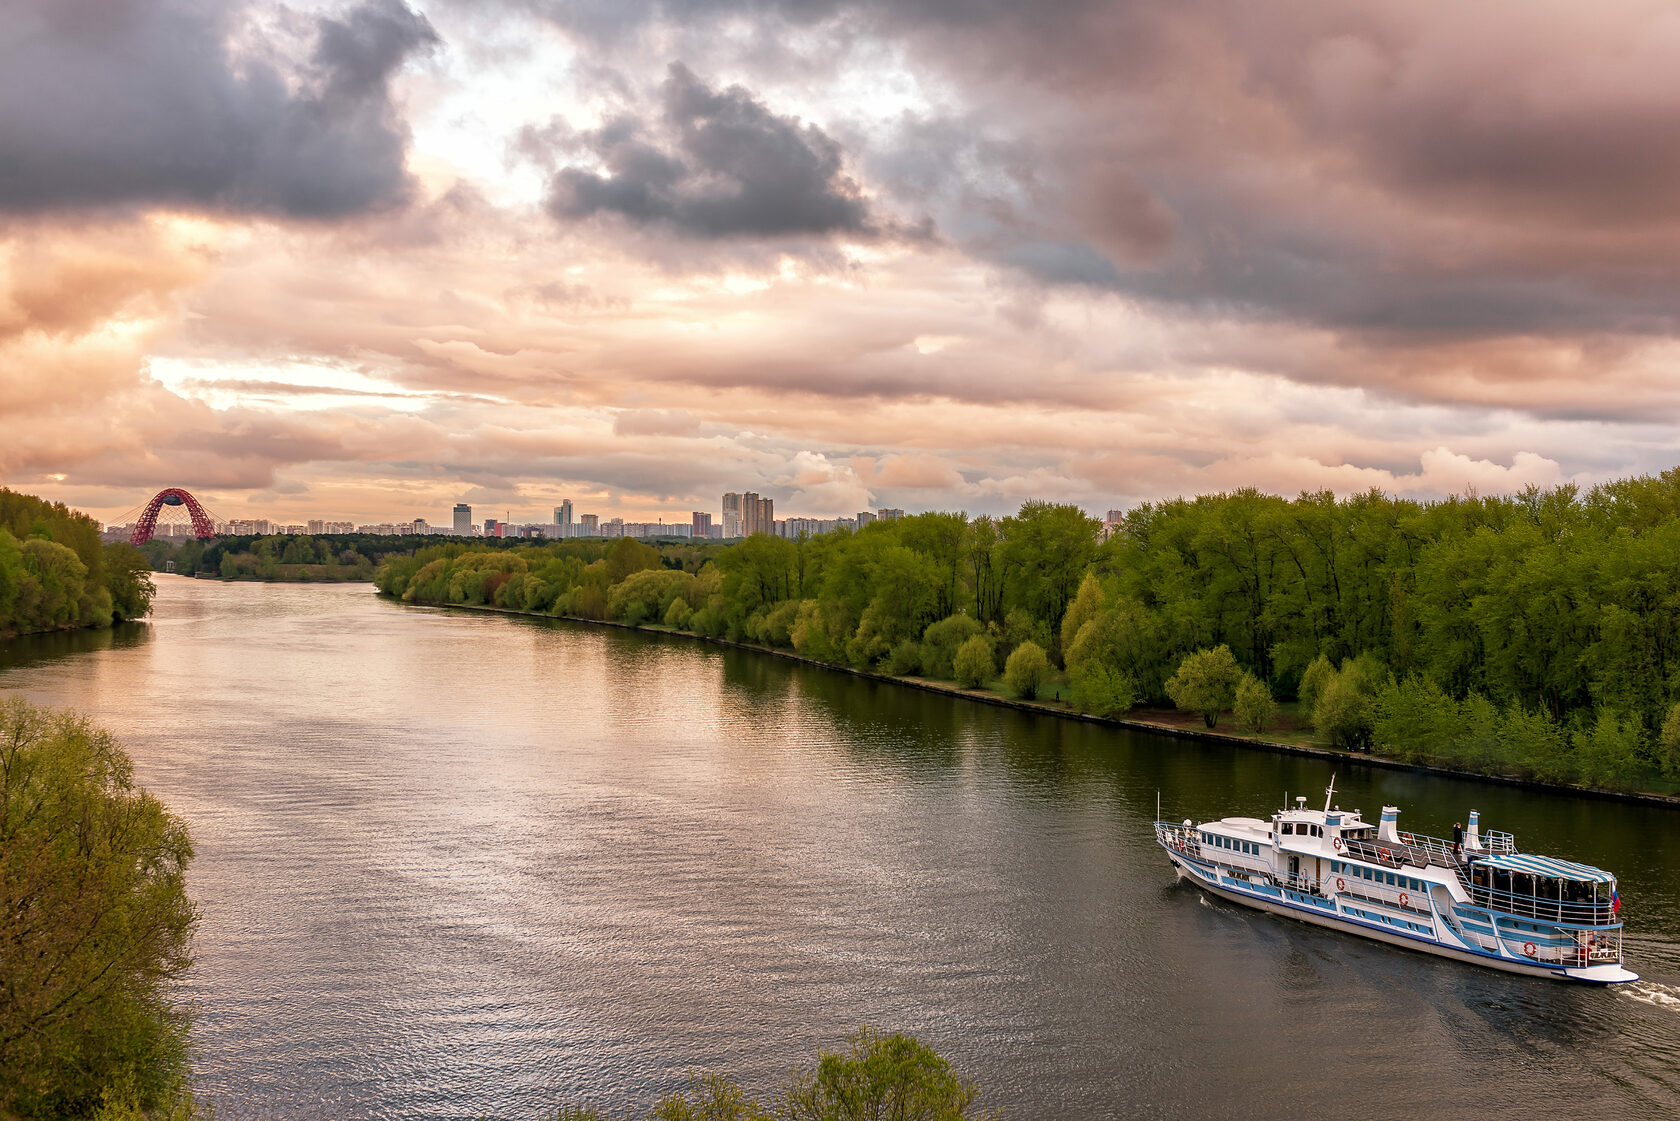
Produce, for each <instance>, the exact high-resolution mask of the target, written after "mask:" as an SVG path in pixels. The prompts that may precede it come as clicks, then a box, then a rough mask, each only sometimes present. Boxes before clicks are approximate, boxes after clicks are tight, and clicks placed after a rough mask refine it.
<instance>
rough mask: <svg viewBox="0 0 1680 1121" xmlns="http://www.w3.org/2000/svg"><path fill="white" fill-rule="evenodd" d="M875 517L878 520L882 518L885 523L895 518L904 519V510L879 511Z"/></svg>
mask: <svg viewBox="0 0 1680 1121" xmlns="http://www.w3.org/2000/svg"><path fill="white" fill-rule="evenodd" d="M875 516H876V517H877V518H880V519H881V520H882V521H884V522H890V521H892V520H893V519H894V518H902V517H903V516H904V511H903V510H877V511H876V512H875Z"/></svg>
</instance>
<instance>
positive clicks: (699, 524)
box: [690, 510, 712, 537]
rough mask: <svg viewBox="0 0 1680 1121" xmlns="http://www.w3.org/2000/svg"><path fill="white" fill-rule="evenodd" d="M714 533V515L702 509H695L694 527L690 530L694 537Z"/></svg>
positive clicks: (707, 535) (708, 535)
mask: <svg viewBox="0 0 1680 1121" xmlns="http://www.w3.org/2000/svg"><path fill="white" fill-rule="evenodd" d="M711 535H712V516H711V515H710V514H708V513H706V512H704V511H702V510H696V511H694V528H693V530H691V531H690V536H693V537H710V536H711Z"/></svg>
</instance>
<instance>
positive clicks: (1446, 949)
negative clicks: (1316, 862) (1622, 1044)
mask: <svg viewBox="0 0 1680 1121" xmlns="http://www.w3.org/2000/svg"><path fill="white" fill-rule="evenodd" d="M1162 847H1163V849H1164V850H1165V852H1166V854H1167V857H1168V859H1169V860H1171V861H1172V865H1173V870H1174V871H1175V872H1177V873H1178V875H1179V877H1180V878H1181V879H1185V880H1188V881H1189V882H1190V883H1192V884H1195V885H1196V886H1197V887H1199V888H1201V889H1202V890H1203V891H1206V892H1208V893H1209V894H1211V895H1215V896H1218V897H1219V898H1221V899H1225V900H1228V901H1229V902H1232V903H1236V904H1240V905H1241V906H1244V907H1252V908H1254V909H1255V910H1259V911H1265V912H1268V913H1269V914H1274V915H1281V916H1283V917H1285V918H1291V919H1297V920H1299V921H1301V922H1306V923H1311V924H1313V925H1314V926H1322V927H1327V928H1329V929H1331V930H1339V931H1342V932H1343V933H1346V934H1354V935H1358V936H1359V937H1362V938H1369V939H1371V940H1373V941H1377V942H1386V943H1388V944H1389V945H1391V946H1399V947H1402V948H1404V949H1408V950H1416V951H1418V952H1420V953H1426V954H1433V955H1435V956H1436V957H1444V958H1451V959H1453V960H1454V961H1462V962H1465V963H1467V964H1470V965H1479V966H1482V967H1484V968H1487V969H1498V970H1501V971H1503V972H1506V973H1521V974H1524V975H1526V976H1530V977H1549V978H1552V979H1554V980H1559V981H1579V982H1582V983H1585V984H1597V985H1609V984H1619V983H1623V982H1627V981H1637V980H1638V979H1639V975H1638V974H1637V973H1632V972H1630V971H1628V970H1627V969H1624V968H1623V967H1622V966H1620V965H1616V964H1599V965H1587V966H1551V965H1540V964H1537V963H1534V962H1527V961H1521V960H1517V959H1512V958H1505V957H1499V956H1497V955H1494V954H1490V953H1486V952H1484V951H1480V950H1472V949H1461V948H1459V947H1455V946H1451V945H1448V944H1446V943H1444V942H1440V941H1437V940H1435V939H1432V938H1425V937H1422V936H1417V935H1407V934H1402V933H1400V932H1398V931H1393V930H1384V929H1382V928H1381V927H1378V926H1375V925H1372V924H1370V923H1365V922H1361V921H1360V920H1358V919H1354V918H1350V917H1349V916H1347V915H1344V914H1341V913H1340V912H1339V911H1336V910H1327V909H1324V908H1323V907H1321V906H1305V905H1301V904H1297V903H1293V902H1290V901H1289V900H1287V899H1272V898H1268V897H1266V896H1263V895H1260V894H1258V893H1255V892H1249V891H1244V890H1242V889H1241V888H1238V887H1236V886H1233V885H1231V884H1227V883H1224V882H1221V881H1220V879H1219V876H1218V871H1217V866H1215V865H1212V864H1205V865H1199V864H1198V862H1196V861H1194V860H1192V859H1190V858H1189V857H1187V856H1185V855H1184V854H1183V853H1180V852H1178V851H1176V850H1175V849H1172V848H1170V847H1167V846H1162ZM1204 870H1205V871H1204ZM1206 872H1212V878H1211V879H1210V878H1209V877H1208V875H1207V874H1206ZM1297 894H1299V893H1297ZM1332 906H1334V904H1332Z"/></svg>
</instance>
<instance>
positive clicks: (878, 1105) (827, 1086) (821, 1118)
mask: <svg viewBox="0 0 1680 1121" xmlns="http://www.w3.org/2000/svg"><path fill="white" fill-rule="evenodd" d="M847 1042H848V1043H849V1044H850V1047H849V1048H848V1049H847V1050H846V1051H843V1052H829V1051H823V1052H821V1053H820V1057H819V1059H818V1061H817V1066H816V1069H815V1070H812V1071H805V1072H800V1073H797V1074H795V1075H794V1077H793V1079H792V1081H791V1083H790V1084H789V1086H788V1088H787V1090H786V1092H785V1094H784V1096H783V1108H782V1110H781V1111H780V1112H781V1115H782V1116H783V1117H784V1118H786V1121H965V1119H969V1118H981V1117H984V1116H986V1115H984V1114H982V1113H980V1112H978V1111H977V1110H976V1109H975V1108H974V1099H975V1096H976V1092H977V1091H976V1089H975V1086H974V1084H973V1083H971V1082H967V1081H964V1080H963V1079H961V1078H959V1077H957V1075H956V1073H955V1072H954V1071H952V1070H951V1066H950V1064H949V1063H947V1062H946V1061H945V1060H944V1059H942V1058H940V1057H939V1055H938V1054H937V1053H935V1052H934V1051H933V1049H932V1048H930V1047H928V1046H927V1045H926V1044H923V1043H921V1042H920V1041H919V1040H917V1039H915V1038H914V1037H913V1036H908V1035H903V1034H895V1035H880V1034H879V1033H877V1032H874V1031H871V1030H869V1029H868V1028H864V1029H862V1030H861V1031H859V1032H857V1033H856V1034H855V1035H853V1036H851V1037H850V1038H849V1039H848V1040H847Z"/></svg>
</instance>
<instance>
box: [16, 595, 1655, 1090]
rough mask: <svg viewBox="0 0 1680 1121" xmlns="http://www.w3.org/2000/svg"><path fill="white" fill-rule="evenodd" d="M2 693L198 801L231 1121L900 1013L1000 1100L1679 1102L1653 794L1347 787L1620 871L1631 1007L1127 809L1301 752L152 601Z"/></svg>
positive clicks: (779, 677)
mask: <svg viewBox="0 0 1680 1121" xmlns="http://www.w3.org/2000/svg"><path fill="white" fill-rule="evenodd" d="M0 689H4V690H12V691H21V692H23V693H25V694H27V695H28V696H30V697H31V698H32V699H34V700H36V701H38V702H45V703H50V704H55V705H73V706H75V707H77V708H80V709H82V710H84V711H86V712H88V713H90V714H91V715H93V716H94V717H95V718H96V719H98V720H99V721H100V722H102V723H103V724H105V725H107V726H108V727H110V728H112V729H113V730H114V731H116V732H117V733H118V734H119V735H120V737H121V738H122V740H123V742H124V743H125V745H126V746H127V747H128V749H129V750H130V752H131V753H132V754H133V755H134V757H135V761H136V769H137V773H138V775H139V777H140V779H141V781H142V782H143V783H145V784H146V785H147V786H148V787H149V788H151V789H152V790H153V791H155V792H156V793H157V794H159V795H160V796H161V797H162V798H163V799H164V800H165V801H166V802H168V803H169V804H170V806H171V807H172V808H174V809H175V810H176V811H177V812H179V813H181V814H182V815H184V816H185V817H186V819H187V820H188V821H189V823H190V824H191V827H192V831H193V836H194V838H195V841H196V843H197V846H198V857H197V859H196V861H195V863H194V865H193V868H192V874H191V877H190V879H191V883H190V888H191V891H192V894H193V896H194V898H195V899H196V900H197V901H198V902H199V903H200V905H201V907H202V910H203V924H202V927H201V931H200V934H199V939H198V963H197V965H196V967H195V970H194V973H193V976H192V979H191V982H190V983H189V985H188V986H187V988H188V992H189V995H190V996H191V998H192V999H193V1000H194V1001H195V1002H196V1003H197V1005H198V1007H199V1009H200V1013H199V1019H198V1026H197V1029H196V1039H197V1044H198V1047H199V1056H198V1060H197V1064H196V1066H197V1070H198V1072H199V1075H200V1079H201V1081H202V1083H203V1085H204V1087H205V1088H206V1089H208V1090H209V1091H210V1092H211V1093H212V1094H213V1096H214V1097H215V1099H216V1102H217V1104H218V1106H219V1107H220V1108H222V1109H224V1110H225V1111H227V1113H228V1115H230V1116H234V1117H268V1116H273V1117H335V1118H337V1117H344V1118H364V1117H365V1118H387V1117H388V1118H399V1117H400V1118H411V1117H413V1118H460V1117H469V1116H472V1117H476V1116H479V1115H480V1114H488V1115H490V1116H492V1117H506V1118H535V1117H536V1116H538V1115H539V1114H540V1113H542V1112H543V1111H545V1110H550V1109H552V1108H553V1107H554V1106H555V1105H556V1104H559V1103H560V1102H562V1101H590V1102H594V1103H597V1104H602V1105H609V1106H611V1107H613V1108H614V1110H615V1111H616V1112H618V1113H630V1114H634V1115H635V1116H640V1115H641V1113H642V1112H643V1111H644V1110H645V1109H646V1107H647V1106H648V1105H650V1104H651V1103H652V1102H653V1101H654V1100H656V1099H657V1098H658V1097H659V1096H660V1095H661V1094H664V1093H667V1092H669V1091H671V1090H673V1089H675V1088H676V1087H677V1086H678V1085H679V1084H680V1083H681V1082H682V1081H683V1078H684V1074H685V1072H686V1071H688V1070H689V1069H691V1068H695V1067H706V1068H726V1069H728V1070H731V1071H733V1072H736V1073H737V1074H738V1075H739V1076H740V1077H741V1078H742V1080H743V1081H744V1082H745V1083H746V1084H747V1085H748V1086H749V1087H757V1088H761V1089H762V1088H768V1087H771V1086H773V1085H775V1084H776V1083H778V1082H779V1081H780V1080H781V1079H782V1078H783V1077H785V1075H786V1074H787V1072H788V1071H789V1070H790V1069H791V1068H792V1067H794V1066H795V1065H796V1064H800V1063H803V1062H806V1061H807V1060H809V1059H810V1058H811V1057H812V1056H813V1055H814V1054H815V1052H816V1050H817V1048H818V1047H822V1046H833V1045H834V1044H836V1043H837V1042H838V1041H839V1040H840V1038H841V1037H842V1036H843V1035H844V1034H845V1033H846V1032H847V1031H849V1030H851V1029H852V1028H854V1027H855V1026H857V1025H859V1024H862V1023H867V1024H870V1025H874V1026H876V1027H879V1028H883V1029H889V1030H896V1029H902V1030H907V1031H911V1032H914V1033H916V1034H917V1035H919V1036H921V1037H922V1038H923V1039H925V1040H926V1041H927V1042H929V1043H930V1044H932V1045H933V1046H935V1047H936V1048H937V1049H938V1050H939V1051H940V1052H941V1053H942V1054H944V1055H945V1056H946V1057H947V1058H949V1059H951V1060H952V1062H953V1063H954V1064H955V1065H956V1067H957V1068H958V1069H959V1070H960V1071H961V1072H962V1073H964V1074H966V1075H968V1076H970V1077H972V1078H975V1079H976V1080H978V1081H979V1082H980V1084H981V1086H982V1089H983V1097H982V1101H983V1102H984V1103H986V1104H988V1105H991V1106H994V1107H1002V1108H1003V1109H1004V1110H1005V1112H1006V1115H1007V1116H1009V1117H1013V1118H1018V1119H1038V1118H1049V1119H1076V1118H1110V1117H1112V1118H1204V1117H1218V1116H1232V1117H1234V1116H1238V1115H1241V1116H1243V1117H1246V1118H1255V1119H1261V1118H1280V1119H1282V1118H1298V1117H1302V1116H1310V1115H1325V1114H1329V1113H1342V1112H1353V1113H1369V1112H1377V1113H1380V1114H1384V1115H1390V1116H1415V1117H1424V1116H1430V1117H1457V1116H1475V1117H1478V1118H1484V1119H1485V1118H1532V1117H1536V1116H1564V1115H1571V1114H1573V1115H1580V1116H1609V1115H1614V1116H1617V1117H1621V1118H1673V1117H1674V1116H1675V1115H1676V1114H1677V1113H1680V1072H1677V1069H1676V1058H1677V1044H1680V888H1677V884H1676V879H1677V878H1676V875H1675V869H1676V867H1677V862H1680V812H1675V811H1666V810H1658V809H1648V808H1640V807H1630V806H1625V805H1620V804H1617V803H1614V802H1605V801H1596V800H1591V799H1583V798H1574V797H1567V796H1562V795H1549V794H1538V793H1534V792H1530V791H1522V790H1516V789H1511V788H1506V787H1500V786H1493V785H1488V784H1483V783H1476V782H1470V781H1456V780H1445V779H1441V778H1435V777H1430V776H1426V775H1421V774H1410V773H1394V772H1388V771H1374V770H1367V769H1364V768H1359V767H1352V768H1346V769H1344V770H1343V772H1342V774H1341V775H1340V776H1339V777H1338V779H1337V786H1338V795H1337V801H1338V802H1339V803H1340V804H1341V805H1342V806H1344V807H1354V806H1358V807H1360V808H1362V809H1363V810H1365V811H1366V813H1367V814H1368V815H1369V816H1372V817H1374V816H1375V811H1376V809H1377V808H1378V807H1379V806H1380V805H1381V804H1382V803H1384V802H1394V803H1397V804H1399V805H1400V806H1401V807H1402V814H1401V826H1402V828H1412V829H1414V830H1417V831H1420V832H1432V833H1443V832H1447V831H1449V830H1450V828H1451V825H1452V823H1453V821H1454V820H1463V819H1464V816H1465V814H1466V813H1467V812H1468V811H1469V809H1470V808H1471V807H1476V808H1478V809H1480V810H1481V811H1482V820H1483V822H1484V823H1485V824H1486V825H1487V826H1488V827H1491V828H1496V829H1508V830H1512V831H1514V832H1515V833H1516V834H1517V838H1518V842H1519V844H1522V845H1524V847H1527V848H1531V849H1534V850H1538V851H1544V852H1549V853H1552V854H1554V855H1559V856H1565V857H1569V858H1571V859H1576V860H1583V861H1586V862H1588V863H1593V864H1599V865H1602V866H1604V867H1608V868H1611V869H1613V870H1615V871H1616V872H1618V873H1619V875H1620V876H1621V881H1622V892H1623V896H1624V898H1625V899H1626V900H1627V909H1626V911H1625V915H1626V917H1627V920H1628V933H1627V937H1626V949H1627V954H1628V957H1629V960H1630V965H1631V966H1632V967H1633V968H1634V969H1635V970H1636V971H1638V972H1640V973H1642V974H1643V975H1644V976H1645V978H1646V980H1645V981H1642V982H1640V983H1639V984H1638V985H1636V986H1631V987H1624V988H1621V989H1616V990H1604V989H1589V988H1586V987H1574V986H1566V985H1562V984H1558V983H1556V982H1547V981H1541V980H1536V979H1531V978H1523V977H1513V976H1507V975H1504V974H1498V973H1494V972H1491V971H1487V970H1482V969H1478V968H1475V967H1470V966H1465V965H1461V964H1457V963H1453V962H1447V961H1442V960H1439V959H1434V958H1430V957H1427V956H1424V955H1420V954H1414V953H1408V952H1406V951H1402V950H1398V949H1395V948H1391V947H1386V946H1382V945H1378V944H1376V943H1370V942H1365V941H1361V940H1358V939H1355V938H1351V937H1348V936H1345V935H1339V934H1336V933H1333V932H1329V931H1324V930H1320V929H1317V928H1313V927H1308V926H1304V925H1301V924H1297V923H1293V922H1289V921H1287V920H1283V919H1279V918H1275V917H1271V916H1266V915H1262V914H1259V913H1256V912H1250V911H1247V910H1245V909H1242V908H1238V907H1233V906H1230V905H1227V904H1224V903H1219V902H1215V901H1211V900H1209V899H1207V898H1205V897H1203V896H1202V895H1201V894H1200V893H1198V892H1197V891H1195V890H1194V889H1192V888H1191V887H1189V886H1188V885H1183V884H1177V883H1175V882H1174V881H1173V879H1172V876H1171V873H1170V871H1169V869H1168V866H1167V863H1166V860H1165V858H1164V857H1163V856H1162V855H1161V854H1160V853H1159V851H1158V850H1157V849H1156V847H1155V845H1154V843H1153V840H1152V837H1151V832H1150V829H1149V822H1150V821H1151V820H1153V818H1154V815H1155V803H1156V795H1157V792H1159V793H1160V796H1161V798H1162V800H1163V804H1164V809H1165V813H1166V815H1167V816H1169V817H1174V818H1183V817H1191V818H1196V819H1198V820H1200V819H1204V818H1207V817H1213V816H1223V815H1227V814H1246V815H1256V816H1264V815H1265V813H1267V812H1269V811H1270V810H1272V809H1274V808H1276V806H1277V805H1278V804H1280V803H1281V802H1282V800H1283V798H1284V796H1285V793H1286V792H1288V793H1289V794H1291V795H1293V794H1295V793H1305V794H1308V795H1311V796H1314V797H1315V798H1321V797H1322V793H1321V792H1322V790H1323V787H1324V785H1325V783H1326V782H1327V781H1328V778H1329V775H1328V773H1327V770H1326V768H1325V767H1324V766H1323V765H1322V764H1321V763H1320V762H1318V761H1315V760H1304V759H1298V758H1294V757H1290V756H1279V755H1271V754H1267V753H1264V752H1251V751H1236V750H1232V749H1230V748H1227V747H1222V746H1217V745H1205V744H1198V743H1194V742H1190V741H1183V740H1177V739H1171V738H1165V737H1158V736H1151V735H1142V734H1133V733H1125V732H1117V731H1113V730H1107V729H1100V728H1094V727H1090V726H1086V725H1083V724H1078V723H1073V722H1068V721H1058V720H1050V719H1045V718H1038V717H1031V716H1028V715H1025V714H1020V713H1015V712H1012V711H1009V710H1004V709H998V708H993V707H989V706H983V705H975V704H969V703H963V702H960V701H957V700H954V699H951V698H946V697H941V696H936V695H930V694H925V693H920V692H917V691H913V690H908V689H902V688H897V687H893V686H888V685H883V684H880V683H875V682H869V681H864V680H859V679H855V678H851V677H848V676H845V675H840V674H833V673H826V672H820V671H815V670H811V669H808V668H805V667H802V666H799V665H797V664H794V663H789V662H786V661H783V660H780V659H775V658H769V657H764V656H760V655H753V654H748V653H744V652H739V651H732V650H721V649H716V648H712V647H709V646H705V645H702V644H699V643H695V642H692V641H687V640H682V639H677V638H664V639H661V638H654V637H649V636H645V635H639V634H634V633H628V632H623V631H619V630H613V629H606V628H592V627H587V626H581V625H575V624H563V623H545V622H541V621H534V620H523V619H512V618H507V617H503V616H496V615H485V614H474V613H467V612H451V611H442V610H432V609H423V608H406V607H402V606H399V605H397V604H394V603H391V602H389V601H382V600H379V599H377V598H376V597H375V596H374V595H373V594H372V592H371V590H370V589H369V588H367V587H364V586H348V585H330V586H326V585H324V586H313V587H287V586H280V585H254V584H236V585H223V584H220V583H215V582H208V581H192V580H187V579H183V578H174V577H159V596H158V604H157V612H156V616H155V618H154V620H153V621H152V622H150V623H148V624H143V625H136V626H131V627H128V628H123V629H119V630H118V631H116V632H106V633H103V634H94V633H89V634H84V635H75V636H69V637H65V636H54V637H49V638H44V639H29V640H19V641H16V642H14V643H12V644H11V645H10V646H9V647H7V648H5V649H4V650H3V651H0Z"/></svg>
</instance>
